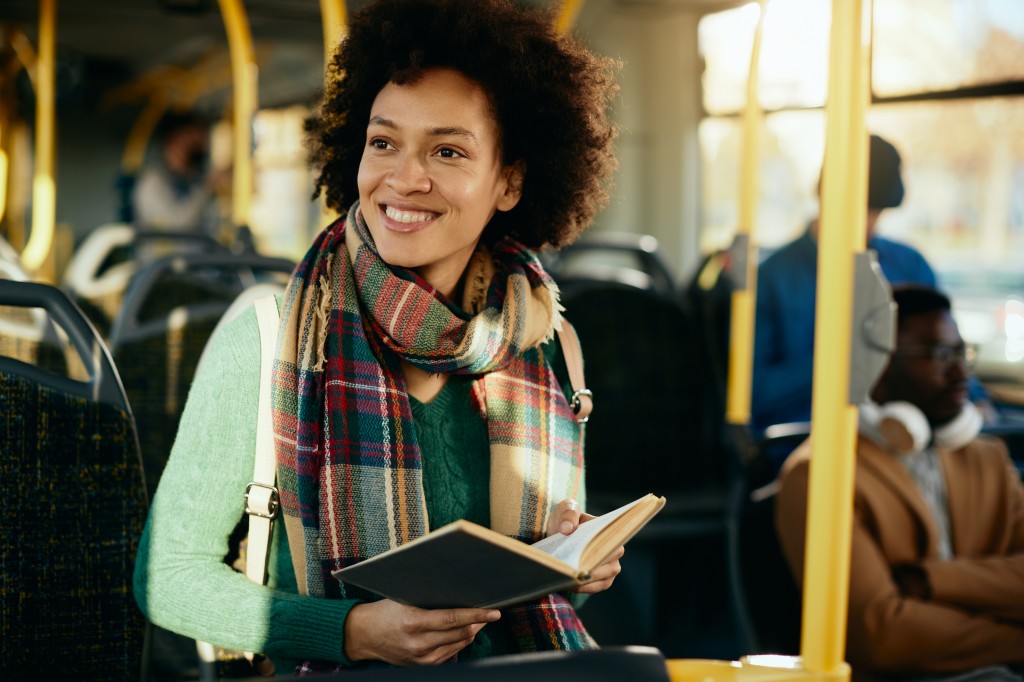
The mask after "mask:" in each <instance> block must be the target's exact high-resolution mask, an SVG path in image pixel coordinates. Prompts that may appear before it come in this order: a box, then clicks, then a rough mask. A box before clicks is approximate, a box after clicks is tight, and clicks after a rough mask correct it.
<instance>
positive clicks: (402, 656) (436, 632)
mask: <svg viewBox="0 0 1024 682" xmlns="http://www.w3.org/2000/svg"><path fill="white" fill-rule="evenodd" d="M499 618H501V612H500V611H498V610H497V609H420V608H417V607H415V606H405V605H403V604H399V603H398V602H394V601H391V600H390V599H382V600H380V601H376V602H370V603H366V604H358V605H356V606H354V607H352V610H351V611H349V613H348V618H347V619H346V620H345V655H346V656H348V658H349V660H351V661H365V660H378V661H384V662H386V663H391V664H392V665H402V666H407V665H436V664H438V663H443V662H444V661H447V660H448V659H449V658H451V657H452V656H454V655H455V654H456V653H458V652H459V651H461V650H462V649H464V648H465V647H466V646H467V645H469V643H470V642H472V641H473V638H474V637H476V633H478V632H480V629H481V628H483V626H484V625H487V623H492V622H494V621H496V620H498V619H499Z"/></svg>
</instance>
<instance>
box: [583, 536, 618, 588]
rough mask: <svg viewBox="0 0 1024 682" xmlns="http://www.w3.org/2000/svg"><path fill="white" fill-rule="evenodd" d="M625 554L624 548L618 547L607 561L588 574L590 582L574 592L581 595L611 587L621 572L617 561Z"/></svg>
mask: <svg viewBox="0 0 1024 682" xmlns="http://www.w3.org/2000/svg"><path fill="white" fill-rule="evenodd" d="M625 553H626V548H625V547H619V548H618V549H617V550H615V552H614V553H613V554H612V555H611V556H610V557H608V559H607V560H606V561H605V562H604V563H603V564H601V565H600V566H598V567H597V568H595V569H594V570H593V571H592V572H591V573H590V580H588V581H587V582H585V583H583V584H582V585H580V586H579V587H577V588H576V589H575V590H574V591H575V592H580V593H582V594H594V593H596V592H603V591H604V590H607V589H608V588H609V587H611V586H612V583H613V582H615V578H616V577H617V576H618V575H619V573H621V572H622V564H621V563H619V560H620V559H621V558H622V555H623V554H625Z"/></svg>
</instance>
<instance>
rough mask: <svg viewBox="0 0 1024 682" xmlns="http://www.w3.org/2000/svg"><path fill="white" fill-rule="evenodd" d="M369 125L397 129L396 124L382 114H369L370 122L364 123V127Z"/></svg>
mask: <svg viewBox="0 0 1024 682" xmlns="http://www.w3.org/2000/svg"><path fill="white" fill-rule="evenodd" d="M370 126H384V127H385V128H391V129H392V130H398V126H397V125H396V124H395V122H394V121H392V120H391V119H390V118H384V117H383V116H371V117H370V122H369V123H367V124H366V127H367V128H369V127H370Z"/></svg>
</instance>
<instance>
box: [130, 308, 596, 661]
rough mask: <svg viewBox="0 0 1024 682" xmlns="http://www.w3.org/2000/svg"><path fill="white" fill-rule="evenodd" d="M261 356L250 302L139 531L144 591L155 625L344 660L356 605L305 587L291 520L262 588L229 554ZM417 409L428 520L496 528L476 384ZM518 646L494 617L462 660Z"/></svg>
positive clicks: (215, 353) (206, 365) (211, 369)
mask: <svg viewBox="0 0 1024 682" xmlns="http://www.w3.org/2000/svg"><path fill="white" fill-rule="evenodd" d="M549 345H550V348H549V349H546V350H548V351H555V350H556V348H557V343H551V344H549ZM259 357H260V339H259V330H258V327H257V323H256V315H255V312H254V309H252V308H250V309H249V310H247V311H246V312H244V313H242V314H241V315H239V317H237V318H236V319H234V320H232V321H231V322H229V323H227V324H225V325H223V326H222V328H220V329H219V330H218V331H217V333H216V334H215V336H214V338H213V339H212V340H211V342H210V345H209V347H208V348H207V350H206V354H205V356H204V358H203V361H202V365H201V366H200V368H199V369H198V371H197V373H196V379H195V382H194V383H193V385H192V388H191V391H190V392H189V396H188V401H187V402H186V405H185V411H184V413H183V415H182V419H181V425H180V427H179V430H178V436H177V439H176V440H175V443H174V448H173V450H172V452H171V457H170V460H169V461H168V464H167V468H166V469H165V470H164V473H163V476H162V478H161V480H160V485H159V488H158V489H157V492H156V495H155V496H154V498H153V503H152V506H151V509H150V513H149V520H148V522H147V523H146V529H145V531H144V533H143V536H142V541H141V544H140V548H139V554H138V559H137V561H136V565H135V595H136V600H137V601H138V603H139V607H140V608H141V609H142V611H143V613H145V614H146V616H147V617H148V618H149V619H150V620H151V621H152V622H153V623H155V624H157V625H159V626H161V627H164V628H166V629H168V630H172V631H174V632H178V633H181V634H184V635H186V636H189V637H194V638H197V639H203V640H206V641H208V642H211V643H213V644H216V645H219V646H223V647H225V648H229V649H238V650H243V651H260V652H263V653H265V654H267V655H268V656H270V658H271V659H273V660H274V661H275V663H276V664H277V670H278V672H279V673H282V674H291V672H292V669H293V665H294V663H295V662H297V661H301V660H305V659H314V660H326V661H339V662H341V663H343V664H347V663H349V662H348V661H347V659H346V658H345V655H344V627H345V618H346V617H347V615H348V612H349V610H350V609H351V608H352V607H353V606H354V605H355V604H358V603H359V602H358V601H354V600H327V599H322V598H317V597H309V596H304V595H300V594H298V589H297V586H296V582H295V572H294V570H293V567H292V564H291V555H290V553H289V551H288V539H287V535H286V533H285V532H284V524H283V523H277V524H275V526H274V537H273V541H272V544H271V549H270V559H269V566H268V579H267V586H266V587H263V586H260V585H256V584H254V583H252V582H250V581H249V580H248V579H246V577H245V576H244V575H242V574H240V573H238V572H236V571H234V570H233V569H232V568H231V567H230V566H228V565H227V564H225V563H224V557H225V556H226V555H227V553H228V549H229V548H228V539H229V536H230V535H231V533H232V531H233V530H234V529H235V527H236V526H237V525H238V523H239V520H240V518H241V516H242V506H243V499H242V494H243V492H244V490H245V486H246V484H248V482H249V481H250V480H251V479H252V469H253V452H254V449H255V440H256V437H255V431H256V413H257V397H258V393H259ZM559 364H560V365H562V364H563V363H559ZM558 369H561V367H559V368H558ZM559 376H565V374H564V372H560V373H559ZM412 412H413V419H414V422H415V425H416V435H417V440H418V442H419V445H420V448H421V451H422V455H423V465H424V470H423V485H424V493H425V497H426V504H427V513H428V515H429V519H430V527H431V528H432V529H433V528H439V527H440V526H443V525H445V524H447V523H449V522H451V521H454V520H456V519H460V518H465V519H469V520H471V521H474V522H476V523H479V524H481V525H485V526H486V525H489V516H490V503H489V491H488V486H487V484H486V481H487V480H488V479H489V470H490V460H489V454H488V440H487V428H486V424H485V423H484V422H483V420H482V419H481V417H480V415H479V413H478V412H477V411H476V410H474V409H473V406H472V402H471V394H470V384H469V382H468V381H466V380H464V379H461V378H458V377H453V378H452V379H451V380H449V381H448V383H447V384H446V385H445V387H444V389H443V390H442V391H441V392H440V394H439V395H438V396H437V397H436V398H435V399H434V400H433V401H431V402H430V403H429V404H423V403H420V402H418V401H416V400H415V399H413V400H412ZM574 596H578V595H574ZM574 601H575V602H576V603H579V602H578V601H577V600H574ZM510 651H512V643H511V639H510V637H509V635H508V633H507V631H506V630H505V628H504V626H503V624H502V621H498V622H497V623H493V624H491V625H488V626H486V627H485V628H484V629H483V630H482V631H481V632H480V633H479V634H478V635H477V637H476V640H475V641H474V642H473V644H471V645H470V646H469V647H467V649H465V650H464V651H463V652H460V654H459V658H460V659H462V660H465V659H472V658H480V657H484V656H491V655H496V654H500V653H508V652H510Z"/></svg>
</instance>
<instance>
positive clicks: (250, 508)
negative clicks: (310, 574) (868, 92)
mask: <svg viewBox="0 0 1024 682" xmlns="http://www.w3.org/2000/svg"><path fill="white" fill-rule="evenodd" d="M256 319H257V320H258V321H259V327H260V397H259V412H258V417H257V421H256V457H255V462H254V464H253V472H252V481H251V482H250V483H249V485H248V486H246V488H245V513H246V514H247V515H248V516H249V543H248V547H247V549H246V557H245V575H246V577H248V578H249V580H251V581H253V582H254V583H259V584H260V585H262V584H263V583H264V582H266V579H267V555H268V554H269V550H270V534H271V531H272V530H273V525H274V519H275V518H276V517H277V510H278V494H277V488H276V487H275V485H274V483H275V482H276V474H277V467H276V463H275V459H274V423H273V415H272V412H271V403H270V383H271V379H272V377H273V372H274V346H275V344H276V342H277V327H278V324H279V321H280V317H279V314H278V312H277V299H276V297H275V296H273V295H271V296H264V297H263V298H260V299H257V300H256Z"/></svg>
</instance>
